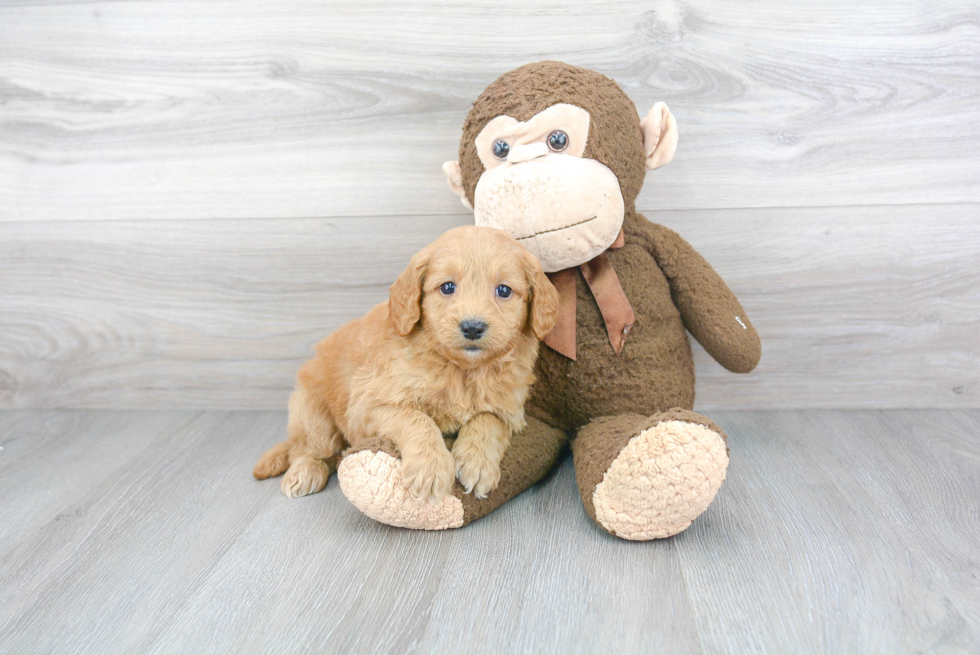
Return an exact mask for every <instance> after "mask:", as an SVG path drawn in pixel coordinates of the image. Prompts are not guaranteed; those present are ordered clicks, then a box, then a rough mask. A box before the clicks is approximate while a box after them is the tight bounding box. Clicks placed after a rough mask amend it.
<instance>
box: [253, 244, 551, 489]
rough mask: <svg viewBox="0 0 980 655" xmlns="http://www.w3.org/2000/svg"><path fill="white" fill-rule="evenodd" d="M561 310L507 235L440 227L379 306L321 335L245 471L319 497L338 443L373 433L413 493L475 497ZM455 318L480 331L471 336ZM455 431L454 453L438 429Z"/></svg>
mask: <svg viewBox="0 0 980 655" xmlns="http://www.w3.org/2000/svg"><path fill="white" fill-rule="evenodd" d="M447 282H451V283H452V284H453V286H454V288H453V290H452V291H451V292H450V293H446V292H445V291H446V289H447V288H448V287H443V285H444V284H445V283H447ZM501 285H504V286H506V287H508V288H509V289H511V293H510V295H509V296H508V297H503V296H506V295H507V294H506V292H501V293H498V291H497V290H498V289H499V288H500V287H501ZM557 313H558V294H557V293H556V292H555V289H554V287H553V286H552V285H551V283H550V282H549V281H548V279H547V277H545V275H544V272H543V271H542V269H541V264H540V263H539V262H538V260H537V259H536V258H535V257H534V256H533V255H531V254H530V253H528V252H527V250H525V249H524V248H523V247H522V246H521V245H520V244H519V243H518V242H517V241H515V240H514V239H512V238H511V237H510V236H509V235H507V234H506V233H505V232H503V231H501V230H496V229H492V228H482V227H474V226H467V227H460V228H456V229H455V230H450V231H449V232H447V233H445V234H444V235H442V236H441V237H440V238H439V239H437V240H436V241H434V242H433V243H431V244H430V245H428V246H427V247H425V248H424V249H423V250H421V251H420V252H419V253H418V254H417V255H415V256H414V257H413V258H412V261H411V262H410V263H409V265H408V267H407V268H406V269H405V271H404V272H403V273H402V274H401V275H400V276H399V277H398V279H397V280H396V281H395V283H394V284H392V285H391V294H390V297H389V299H388V301H387V302H384V303H381V304H379V305H377V306H376V307H374V308H373V309H372V310H371V311H370V312H368V314H367V315H366V316H364V317H362V318H359V319H357V320H355V321H352V322H351V323H348V324H347V325H345V326H344V327H342V328H340V329H339V330H337V331H336V332H334V333H333V334H331V335H330V336H328V337H327V338H326V339H324V340H323V341H321V342H320V343H319V344H317V346H316V356H315V357H314V358H313V359H312V360H310V361H309V362H307V363H306V364H305V365H304V366H303V367H302V368H301V369H300V371H299V374H298V376H297V378H298V379H297V385H296V390H295V391H294V392H293V395H292V397H291V398H290V401H289V424H288V439H287V441H284V442H282V443H280V444H278V445H276V446H274V447H273V448H271V449H270V450H269V451H268V452H266V453H265V455H263V456H262V458H261V459H260V460H259V462H258V464H256V466H255V470H254V475H255V477H256V478H258V479H264V478H268V477H271V476H275V475H280V474H282V473H283V472H285V473H286V476H285V477H284V478H283V481H282V491H283V493H285V494H286V495H288V496H290V497H293V498H295V497H297V496H303V495H306V494H310V493H316V492H317V491H320V490H321V489H322V488H323V487H324V486H325V485H326V483H327V479H328V478H329V477H330V474H331V473H332V472H333V471H334V470H336V465H337V461H338V459H339V457H340V453H341V451H342V450H343V449H344V447H345V445H350V446H353V447H356V446H357V445H358V443H359V442H360V441H361V440H363V439H366V438H369V437H374V436H381V437H385V438H387V439H390V440H391V441H392V442H393V443H394V444H395V446H396V447H397V448H398V450H399V451H400V453H401V456H402V467H403V468H402V473H403V479H404V481H405V485H406V486H407V487H408V489H409V491H410V492H411V493H412V495H413V496H415V497H416V498H417V499H419V500H429V501H431V502H438V501H439V500H441V499H442V498H443V496H445V495H446V494H448V493H449V492H450V490H451V488H452V485H453V482H454V480H455V478H456V476H457V475H458V477H459V480H460V482H461V483H462V485H463V487H464V488H465V489H466V491H467V493H470V492H472V493H474V494H475V495H476V496H477V497H483V496H485V495H486V494H487V493H489V492H490V491H491V490H492V489H493V488H494V487H496V485H497V483H498V481H499V479H500V460H501V458H502V457H503V454H504V451H505V450H506V448H507V444H508V442H509V441H510V437H511V435H512V434H513V433H514V432H516V431H519V430H521V429H523V428H524V400H525V398H526V397H527V393H528V388H529V387H530V385H531V383H532V382H533V381H534V374H533V373H532V370H533V367H534V361H535V359H536V358H537V353H538V342H539V341H540V340H541V339H543V338H544V337H545V335H546V334H547V333H548V331H549V330H550V329H551V328H552V327H553V326H554V323H555V320H556V318H557ZM464 322H466V323H467V324H468V325H473V324H483V326H484V327H483V329H482V332H481V333H480V334H479V336H477V337H475V336H474V333H473V332H472V329H471V330H470V335H469V336H467V334H465V329H466V325H464ZM457 433H458V437H457V439H456V441H455V443H454V444H453V449H452V452H450V451H449V450H448V449H447V448H446V444H445V442H444V440H443V436H444V435H452V434H457Z"/></svg>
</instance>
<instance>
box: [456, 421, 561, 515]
mask: <svg viewBox="0 0 980 655" xmlns="http://www.w3.org/2000/svg"><path fill="white" fill-rule="evenodd" d="M567 443H568V435H566V434H565V433H564V432H562V431H561V430H556V429H554V428H552V427H548V426H547V425H545V424H544V423H542V422H541V421H538V420H536V419H533V418H531V419H528V422H527V427H526V428H525V429H524V431H523V432H521V433H520V434H515V435H514V436H513V437H511V440H510V445H509V446H508V447H507V452H506V453H504V458H503V459H502V460H501V461H500V483H499V484H498V485H497V488H496V489H494V490H493V491H491V492H490V493H489V494H488V495H487V497H486V498H483V499H479V498H477V497H476V496H474V495H473V494H467V493H464V491H463V487H462V486H461V485H460V484H459V481H457V482H456V484H455V485H454V486H453V495H455V496H456V497H457V498H459V499H460V501H462V503H463V525H466V524H467V523H469V522H470V521H473V520H475V519H478V518H480V517H481V516H485V515H487V514H489V513H490V512H491V511H492V510H494V509H496V508H498V507H500V506H501V505H503V504H504V503H506V502H507V501H508V500H510V499H511V498H513V497H514V496H516V495H517V494H519V493H521V492H522V491H524V490H525V489H527V488H528V487H530V486H531V485H533V484H534V483H536V482H538V481H539V480H541V479H542V478H544V476H546V475H547V474H548V471H550V470H551V469H552V468H554V466H555V463H556V462H557V461H558V457H559V455H560V454H561V451H562V449H563V448H564V447H565V445H566V444H567Z"/></svg>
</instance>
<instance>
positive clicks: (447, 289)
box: [439, 282, 456, 296]
mask: <svg viewBox="0 0 980 655" xmlns="http://www.w3.org/2000/svg"><path fill="white" fill-rule="evenodd" d="M439 291H442V295H444V296H451V295H453V293H454V292H455V291H456V285H455V284H453V283H452V282H443V283H442V286H441V287H439Z"/></svg>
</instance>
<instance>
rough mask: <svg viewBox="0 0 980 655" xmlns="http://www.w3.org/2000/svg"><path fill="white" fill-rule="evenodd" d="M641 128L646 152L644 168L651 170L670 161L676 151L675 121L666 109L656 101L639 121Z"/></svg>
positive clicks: (665, 106)
mask: <svg viewBox="0 0 980 655" xmlns="http://www.w3.org/2000/svg"><path fill="white" fill-rule="evenodd" d="M640 127H641V128H642V129H643V151H644V153H646V156H647V158H646V162H645V165H646V168H647V170H648V171H652V170H653V169H655V168H660V167H661V166H665V165H666V164H669V163H670V160H671V159H673V158H674V152H676V151H677V121H675V120H674V115H673V114H671V113H670V110H669V109H667V105H665V104H664V103H662V102H658V103H657V104H655V105H654V106H653V109H651V110H650V113H648V114H647V115H646V117H645V118H644V119H643V120H641V121H640Z"/></svg>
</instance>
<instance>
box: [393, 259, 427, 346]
mask: <svg viewBox="0 0 980 655" xmlns="http://www.w3.org/2000/svg"><path fill="white" fill-rule="evenodd" d="M428 266H429V252H428V248H426V249H424V250H422V251H421V252H419V253H418V254H416V255H415V256H414V257H412V261H410V262H409V263H408V266H407V267H406V268H405V270H404V271H402V273H401V275H399V276H398V279H397V280H395V283H394V284H392V285H391V287H390V289H389V296H388V317H389V318H390V319H391V324H392V325H393V326H394V328H395V329H396V330H397V331H398V334H400V335H401V336H403V337H404V336H407V335H408V334H409V333H410V332H411V331H412V330H414V329H415V324H416V323H418V322H419V319H420V318H422V281H423V280H424V279H425V271H426V269H427V268H428Z"/></svg>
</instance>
